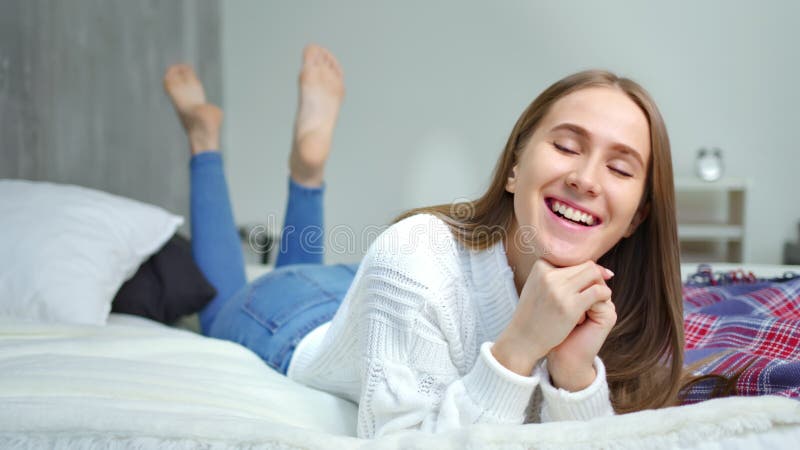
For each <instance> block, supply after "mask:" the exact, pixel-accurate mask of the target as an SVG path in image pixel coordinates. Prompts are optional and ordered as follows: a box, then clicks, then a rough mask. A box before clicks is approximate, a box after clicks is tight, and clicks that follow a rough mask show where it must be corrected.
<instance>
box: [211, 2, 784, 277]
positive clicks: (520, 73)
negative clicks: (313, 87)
mask: <svg viewBox="0 0 800 450" xmlns="http://www.w3.org/2000/svg"><path fill="white" fill-rule="evenodd" d="M222 9H223V61H224V73H223V80H224V98H225V105H224V107H225V110H226V113H227V116H226V127H227V128H226V133H225V157H226V159H227V173H228V179H229V182H230V185H231V191H232V196H233V201H234V210H235V213H236V215H237V221H238V222H240V223H242V222H253V221H264V220H267V218H268V216H269V215H270V214H272V215H273V217H275V218H277V220H278V224H280V221H281V220H282V217H283V209H284V205H285V194H286V182H287V181H286V177H287V168H286V167H287V162H286V159H287V156H288V151H289V146H290V142H291V126H292V119H293V115H294V112H295V102H296V76H297V71H298V68H299V63H300V55H301V50H302V48H303V46H304V44H305V43H307V42H318V43H321V44H323V45H325V46H327V47H328V48H330V49H331V50H332V51H333V52H334V53H335V54H336V55H337V56H338V58H339V59H340V61H341V63H342V65H343V66H344V69H345V76H346V84H347V96H346V100H345V104H344V107H343V110H342V114H341V117H340V122H339V127H338V129H337V134H336V136H335V141H334V148H333V153H332V156H331V160H330V163H329V165H328V172H327V180H328V192H327V200H326V206H327V210H326V222H327V223H326V224H327V226H328V228H329V229H330V228H331V227H333V226H335V225H340V224H346V225H350V226H352V227H353V229H355V230H356V231H357V232H358V231H360V230H362V229H363V228H364V227H366V226H369V225H383V224H385V223H386V222H387V221H389V220H390V219H391V218H392V217H393V216H394V215H395V214H397V213H399V212H401V211H403V210H404V209H407V208H410V207H414V206H420V205H426V204H432V203H437V202H449V201H452V200H454V199H458V198H471V197H474V196H476V195H477V194H479V193H480V192H481V191H482V190H483V189H484V188H485V186H486V183H487V182H488V179H489V175H490V172H491V170H492V168H493V166H494V163H495V160H496V158H497V156H498V154H499V152H500V150H501V148H502V146H503V144H504V143H505V140H506V138H507V136H508V133H509V132H510V130H511V127H512V125H513V124H514V121H515V120H516V119H517V116H518V115H519V114H520V113H521V112H522V110H523V109H524V107H525V106H526V105H527V104H528V103H529V102H530V101H531V100H532V99H533V98H534V97H535V96H536V95H537V94H538V93H539V92H540V91H541V90H542V89H544V88H545V87H546V86H547V85H549V84H550V83H552V82H553V81H555V80H557V79H559V78H561V77H562V76H564V75H567V74H569V73H572V72H575V71H578V70H581V69H585V68H595V67H598V68H607V69H610V70H612V71H615V72H617V73H619V74H621V75H625V76H630V77H632V78H633V79H635V80H637V81H639V82H640V83H641V84H642V85H644V86H645V87H646V88H647V89H648V90H649V91H650V92H651V93H652V94H653V96H654V97H655V99H656V101H657V102H658V104H659V106H660V108H661V111H662V113H663V115H664V117H665V119H666V122H667V126H668V128H669V131H670V136H671V140H672V145H673V147H672V148H673V161H674V166H675V171H676V174H677V175H692V164H693V158H694V155H695V152H696V149H697V148H698V147H700V146H718V147H721V148H722V149H723V151H724V156H725V160H726V165H727V174H728V175H730V176H737V177H749V178H750V180H751V182H752V190H751V192H750V194H751V195H750V202H749V208H748V220H749V223H748V227H747V233H748V236H749V237H750V238H751V239H750V245H748V246H747V248H746V249H745V257H746V258H747V260H748V261H750V262H759V263H778V262H779V261H780V258H781V252H782V245H783V242H784V241H785V240H788V239H796V238H797V236H796V233H797V231H796V229H797V222H798V220H800V201H798V200H797V199H796V197H793V196H791V194H792V193H793V192H795V189H793V187H794V184H795V182H796V181H797V178H798V177H797V174H798V169H800V163H799V162H798V160H797V158H796V156H795V155H796V154H797V153H798V152H797V150H798V148H797V147H798V144H797V142H796V140H795V139H794V131H795V129H794V127H795V126H798V124H800V120H798V119H800V113H798V105H800V88H798V84H797V83H798V73H800V58H798V54H797V44H798V41H800V31H798V30H800V3H798V2H793V1H790V0H786V1H764V2H755V1H751V2H742V1H725V0H715V1H702V2H695V1H686V0H681V1H673V2H640V1H634V0H630V1H622V0H616V1H604V2H596V1H588V0H587V1H577V0H572V1H559V2H554V1H553V2H544V1H541V2H534V1H503V2H477V1H464V0H461V1H456V0H453V1H403V2H391V3H390V2H374V1H354V0H339V1H335V2H329V1H323V0H318V1H293V2H279V1H258V0H247V1H245V0H226V1H225V2H224V4H223V8H222ZM362 250H363V248H357V249H356V253H359V254H360V252H361V251H362ZM333 253H335V252H331V251H330V250H329V252H328V261H330V262H337V261H354V260H357V259H358V256H357V255H355V256H354V255H341V254H333Z"/></svg>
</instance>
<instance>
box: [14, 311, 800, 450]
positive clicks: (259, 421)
mask: <svg viewBox="0 0 800 450" xmlns="http://www.w3.org/2000/svg"><path fill="white" fill-rule="evenodd" d="M355 417H356V406H355V405H353V404H352V403H350V402H347V401H344V400H341V399H339V398H336V397H334V396H331V395H328V394H326V393H323V392H319V391H315V390H312V389H309V388H306V387H304V386H301V385H298V384H296V383H294V382H292V381H291V380H289V379H287V378H286V377H283V376H281V375H279V374H277V373H276V372H274V371H272V370H271V369H269V368H267V367H266V366H265V365H264V364H263V363H262V362H261V360H260V359H259V358H258V357H257V356H255V355H254V354H253V353H251V352H250V351H249V350H247V349H245V348H243V347H241V346H239V345H236V344H233V343H229V342H224V341H218V340H214V339H208V338H204V337H201V336H198V335H196V334H193V333H190V332H187V331H181V330H176V329H172V328H168V327H165V326H162V325H160V324H156V323H153V322H150V321H147V320H144V319H140V318H135V317H130V316H123V315H112V317H111V320H110V322H109V325H108V326H106V327H94V326H58V325H43V324H24V323H18V322H8V321H5V322H0V448H4V449H6V448H31V447H37V448H54V447H58V448H91V447H94V448H132V447H136V448H153V447H158V448H197V447H206V448H243V447H244V448H247V447H258V448H335V449H337V450H338V449H347V448H356V447H377V448H437V449H439V448H454V449H455V448H465V447H473V448H529V447H535V448H586V447H604V448H609V447H613V448H647V447H681V448H753V446H761V447H766V448H798V446H797V444H798V443H800V402H796V401H793V400H787V399H782V398H776V397H761V398H729V399H720V400H714V401H710V402H706V403H703V404H699V405H694V406H686V407H680V408H670V409H664V410H659V411H645V412H640V413H636V414H629V415H625V416H619V417H611V418H604V419H597V420H593V421H590V422H586V423H579V422H561V423H549V424H540V425H523V426H485V425H484V426H476V427H473V428H470V429H468V430H464V431H461V432H454V433H448V434H444V435H427V434H423V433H420V432H406V433H402V434H398V435H394V436H388V437H384V438H382V439H378V440H375V441H364V440H359V439H356V438H354V437H349V436H348V435H350V436H352V434H353V433H354V430H355Z"/></svg>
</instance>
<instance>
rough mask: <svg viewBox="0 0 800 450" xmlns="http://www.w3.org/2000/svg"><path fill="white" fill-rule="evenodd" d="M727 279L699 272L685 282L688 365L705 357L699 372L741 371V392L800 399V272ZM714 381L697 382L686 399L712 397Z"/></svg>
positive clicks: (728, 373) (725, 372)
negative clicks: (797, 274)
mask: <svg viewBox="0 0 800 450" xmlns="http://www.w3.org/2000/svg"><path fill="white" fill-rule="evenodd" d="M709 272H710V271H709ZM751 275H752V274H751ZM729 278H730V277H729ZM733 278H737V277H733ZM727 283H729V284H726V281H725V278H723V279H722V282H720V280H719V279H715V278H713V277H712V278H710V279H708V280H707V282H705V283H703V282H698V281H697V278H696V275H695V278H694V279H692V278H691V277H690V279H689V280H688V281H687V283H686V284H684V286H683V299H684V329H685V335H686V364H687V365H689V364H692V363H695V362H698V361H702V360H704V359H705V362H704V363H703V364H702V365H701V366H700V367H699V368H698V369H697V370H696V371H695V372H694V373H695V374H698V375H702V374H719V375H725V376H732V375H734V374H737V373H740V376H739V378H738V381H737V382H736V389H737V395H766V394H773V395H780V396H784V397H791V398H800V277H791V276H786V277H785V281H766V280H763V279H757V278H755V277H747V279H742V278H741V277H739V280H738V281H730V280H728V282H727ZM714 386H715V383H714V382H713V381H708V382H702V383H699V384H697V385H695V386H693V387H692V388H691V389H689V390H688V391H687V392H686V396H685V397H684V403H696V402H699V401H702V400H706V399H708V398H709V396H710V395H711V392H712V390H713V388H714Z"/></svg>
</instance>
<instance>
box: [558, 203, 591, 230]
mask: <svg viewBox="0 0 800 450" xmlns="http://www.w3.org/2000/svg"><path fill="white" fill-rule="evenodd" d="M550 209H552V210H553V212H557V213H559V214H561V215H562V216H564V217H566V218H567V219H569V220H572V221H574V222H583V223H585V224H587V225H594V217H593V216H592V215H591V214H588V213H584V212H581V211H577V210H575V209H572V208H570V207H569V206H566V205H564V204H563V203H560V202H558V201H553V203H552V204H551V205H550Z"/></svg>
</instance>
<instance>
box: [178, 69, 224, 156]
mask: <svg viewBox="0 0 800 450" xmlns="http://www.w3.org/2000/svg"><path fill="white" fill-rule="evenodd" d="M164 90H165V91H166V92H167V95H169V98H170V100H172V105H173V106H174V107H175V112H177V113H178V117H179V118H180V119H181V124H182V125H183V128H184V129H185V130H186V136H187V137H188V138H189V146H190V148H191V150H192V154H193V155H196V154H198V153H201V152H207V151H211V150H218V149H219V129H220V126H221V125H222V110H221V109H219V108H218V107H216V106H214V105H212V104H210V103H207V102H206V94H205V91H203V85H202V84H201V83H200V80H199V79H198V78H197V75H196V74H195V73H194V70H193V69H192V67H191V66H189V65H186V64H175V65H172V66H170V67H169V68H167V72H166V73H165V74H164Z"/></svg>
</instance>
